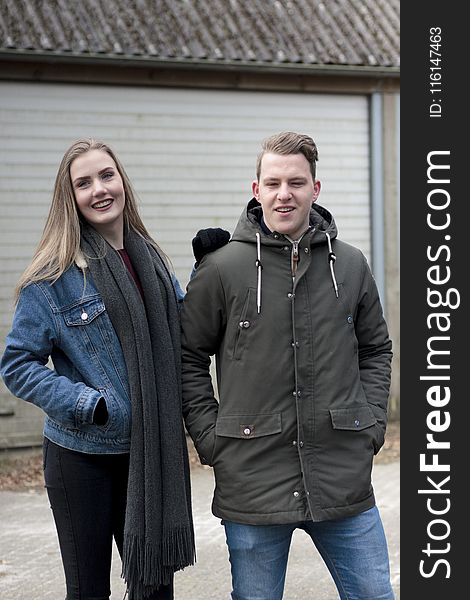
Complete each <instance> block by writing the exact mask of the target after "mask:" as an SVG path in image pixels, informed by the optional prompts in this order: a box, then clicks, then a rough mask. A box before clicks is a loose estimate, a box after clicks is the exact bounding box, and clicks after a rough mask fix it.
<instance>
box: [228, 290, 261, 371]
mask: <svg viewBox="0 0 470 600" xmlns="http://www.w3.org/2000/svg"><path fill="white" fill-rule="evenodd" d="M256 314H257V313H256V290H255V289H254V288H248V289H247V291H246V295H245V299H244V302H243V307H242V310H241V312H240V314H239V315H238V318H237V320H236V321H234V323H233V329H234V332H235V333H234V343H233V353H232V358H233V359H234V360H240V359H241V358H242V356H243V351H244V350H245V348H246V346H247V343H248V341H249V339H250V337H251V336H252V335H253V328H256Z"/></svg>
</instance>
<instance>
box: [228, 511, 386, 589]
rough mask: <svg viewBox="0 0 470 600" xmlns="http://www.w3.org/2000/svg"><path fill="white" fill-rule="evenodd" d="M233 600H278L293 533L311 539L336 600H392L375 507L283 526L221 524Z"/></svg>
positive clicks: (379, 524) (384, 542) (382, 532)
mask: <svg viewBox="0 0 470 600" xmlns="http://www.w3.org/2000/svg"><path fill="white" fill-rule="evenodd" d="M223 524H224V526H225V535H226V538H227V546H228V549H229V555H230V563H231V566H232V587H233V591H232V599H233V600H281V599H282V595H283V592H284V582H285V578H286V569H287V559H288V555H289V548H290V543H291V539H292V534H293V532H294V530H295V529H297V528H299V529H303V530H304V531H306V532H307V533H308V534H309V536H310V537H311V538H312V541H313V543H314V544H315V546H316V548H317V550H318V551H319V553H320V555H321V556H322V558H323V560H324V562H325V564H326V566H327V567H328V570H329V571H330V573H331V576H332V577H333V579H334V582H335V584H336V587H337V589H338V592H339V595H340V598H341V600H393V598H394V595H393V591H392V587H391V584H390V568H389V561H388V550H387V542H386V539H385V534H384V530H383V526H382V521H381V519H380V515H379V511H378V510H377V507H373V508H371V509H369V510H367V511H365V512H363V513H360V514H358V515H356V516H354V517H347V518H345V519H336V520H332V521H321V522H313V521H305V522H303V523H291V524H287V525H242V524H239V523H233V522H230V521H223Z"/></svg>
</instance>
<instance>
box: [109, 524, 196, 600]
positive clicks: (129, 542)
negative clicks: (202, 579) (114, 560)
mask: <svg viewBox="0 0 470 600" xmlns="http://www.w3.org/2000/svg"><path fill="white" fill-rule="evenodd" d="M194 548H195V546H194V535H193V532H192V530H191V528H188V527H184V528H183V527H181V528H175V529H171V530H169V531H165V532H164V535H163V540H162V544H161V546H160V547H157V546H156V545H155V544H149V543H146V542H145V541H144V540H143V539H142V538H139V537H137V536H135V535H132V534H126V536H125V539H124V548H123V558H122V573H121V577H122V578H123V579H124V581H125V582H126V584H127V587H128V588H129V600H132V599H133V598H136V599H137V598H147V597H148V596H150V594H152V593H153V592H155V591H156V590H157V589H158V588H159V587H160V586H162V585H169V584H170V583H171V581H172V578H173V575H174V573H175V571H180V570H182V569H184V568H185V567H188V566H191V565H194V563H195V562H196V552H195V549H194Z"/></svg>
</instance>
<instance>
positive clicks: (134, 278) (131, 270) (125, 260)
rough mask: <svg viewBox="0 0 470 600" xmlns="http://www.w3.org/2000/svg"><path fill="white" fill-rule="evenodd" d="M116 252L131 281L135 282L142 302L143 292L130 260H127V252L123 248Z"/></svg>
mask: <svg viewBox="0 0 470 600" xmlns="http://www.w3.org/2000/svg"><path fill="white" fill-rule="evenodd" d="M118 252H119V254H120V255H121V258H122V260H123V261H124V264H125V265H126V267H127V270H128V271H129V273H130V274H131V275H132V279H133V280H134V281H135V284H136V286H137V288H138V290H139V292H140V295H141V296H142V300H143V299H144V290H143V289H142V284H141V283H140V279H139V277H138V275H137V273H136V272H135V271H134V267H133V266H132V263H131V259H130V258H129V254H127V252H126V250H125V249H124V248H122V249H121V250H118Z"/></svg>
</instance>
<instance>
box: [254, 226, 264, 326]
mask: <svg viewBox="0 0 470 600" xmlns="http://www.w3.org/2000/svg"><path fill="white" fill-rule="evenodd" d="M256 255H257V258H256V262H255V265H256V267H257V269H258V288H257V292H256V306H257V309H258V314H260V312H261V271H262V270H263V265H262V264H261V238H260V234H259V233H257V234H256Z"/></svg>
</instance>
